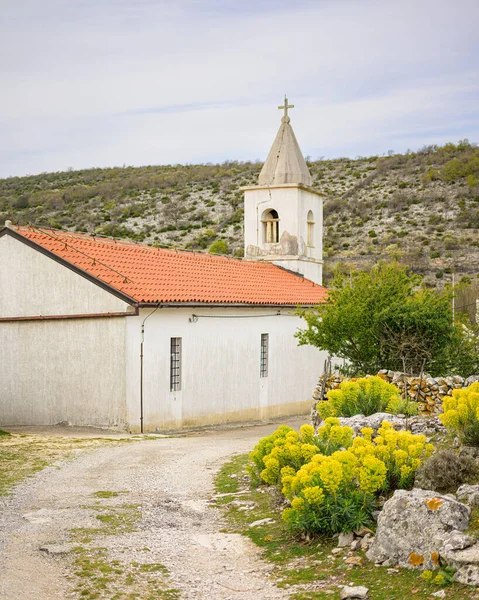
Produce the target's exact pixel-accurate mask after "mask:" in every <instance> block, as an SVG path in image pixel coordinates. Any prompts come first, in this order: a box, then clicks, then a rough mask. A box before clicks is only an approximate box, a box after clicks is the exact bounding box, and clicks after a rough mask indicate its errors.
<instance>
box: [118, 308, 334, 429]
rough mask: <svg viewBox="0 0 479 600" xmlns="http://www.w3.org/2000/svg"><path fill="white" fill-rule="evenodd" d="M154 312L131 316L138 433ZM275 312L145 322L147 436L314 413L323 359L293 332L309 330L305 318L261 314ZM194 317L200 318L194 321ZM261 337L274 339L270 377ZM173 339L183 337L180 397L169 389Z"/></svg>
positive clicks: (202, 312)
mask: <svg viewBox="0 0 479 600" xmlns="http://www.w3.org/2000/svg"><path fill="white" fill-rule="evenodd" d="M150 312H151V310H146V309H145V310H141V314H140V316H139V317H132V318H128V319H127V403H128V421H129V423H130V428H131V429H132V430H133V431H138V430H139V414H140V408H139V407H140V396H139V389H140V358H139V355H140V341H141V336H140V331H141V321H142V320H143V319H144V318H145V317H146V316H147V315H148V314H149V313H150ZM276 312H277V311H276V309H268V308H261V309H260V308H256V309H243V308H213V307H212V308H191V309H188V308H178V309H171V308H168V309H159V310H158V311H156V312H155V313H154V314H152V315H151V316H150V317H149V318H148V320H147V321H146V322H145V342H144V397H143V402H144V429H145V431H154V430H157V429H158V430H160V429H174V428H179V427H192V426H202V425H211V424H214V423H225V422H235V421H247V420H257V419H267V418H271V417H276V416H280V415H292V414H304V413H307V412H309V409H310V405H311V395H312V391H313V389H314V387H315V385H316V383H317V379H318V377H319V375H320V374H321V372H322V367H323V363H324V359H325V356H324V354H323V353H320V352H318V350H316V348H313V347H310V346H303V347H298V346H297V344H296V339H295V338H294V333H295V331H296V330H297V328H298V327H299V326H303V325H304V322H302V321H301V320H300V319H299V318H297V317H291V316H263V317H260V316H259V315H274V314H275V313H276ZM281 313H282V315H287V313H288V311H286V310H282V311H281ZM193 314H195V315H197V316H198V317H199V318H198V320H197V321H196V322H193V323H192V322H189V319H190V318H191V317H192V315H193ZM213 316H218V317H221V318H211V317H213ZM205 317H207V318H205ZM242 317H248V318H242ZM262 333H268V334H269V365H268V377H267V378H261V377H260V345H261V334H262ZM172 337H180V338H182V365H181V366H182V374H181V391H178V392H170V339H171V338H172Z"/></svg>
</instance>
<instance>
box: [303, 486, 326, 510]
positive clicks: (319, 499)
mask: <svg viewBox="0 0 479 600" xmlns="http://www.w3.org/2000/svg"><path fill="white" fill-rule="evenodd" d="M303 496H304V499H305V500H306V502H307V503H308V504H310V505H312V506H320V505H321V504H322V503H323V502H324V492H323V490H322V489H321V488H320V487H319V486H317V485H315V486H313V487H309V488H306V489H305V490H304V492H303Z"/></svg>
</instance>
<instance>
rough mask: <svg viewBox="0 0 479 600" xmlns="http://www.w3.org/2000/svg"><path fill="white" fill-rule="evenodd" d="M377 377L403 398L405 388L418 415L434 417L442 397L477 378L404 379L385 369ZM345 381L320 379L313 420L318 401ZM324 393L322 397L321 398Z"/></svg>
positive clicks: (333, 376)
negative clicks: (391, 385) (386, 382)
mask: <svg viewBox="0 0 479 600" xmlns="http://www.w3.org/2000/svg"><path fill="white" fill-rule="evenodd" d="M378 376H379V377H381V378H382V379H384V380H385V381H388V382H389V383H393V384H394V385H396V386H397V387H398V388H399V389H400V391H401V394H402V395H403V396H405V393H406V388H407V394H408V396H409V399H410V400H412V401H415V402H417V403H418V409H419V413H420V414H424V415H436V414H439V413H441V412H442V399H443V398H444V396H450V395H451V392H452V391H453V390H456V389H459V388H463V387H467V386H468V385H470V384H471V383H473V381H476V380H477V379H479V378H478V377H470V378H469V379H464V378H463V377H459V376H458V375H454V376H451V377H429V376H427V375H424V376H423V377H406V375H405V374H404V373H400V372H398V371H388V370H386V369H384V370H382V371H379V373H378ZM344 379H346V377H342V376H341V375H339V374H336V373H335V374H332V375H329V376H328V377H327V378H326V382H324V381H323V377H320V379H319V382H318V385H317V386H316V388H315V390H314V392H313V418H314V415H315V413H316V404H317V403H318V402H319V401H320V400H325V399H326V397H325V395H326V393H327V392H328V391H329V390H334V389H336V388H338V387H339V385H340V384H341V382H342V381H343V380H344ZM323 392H324V397H323Z"/></svg>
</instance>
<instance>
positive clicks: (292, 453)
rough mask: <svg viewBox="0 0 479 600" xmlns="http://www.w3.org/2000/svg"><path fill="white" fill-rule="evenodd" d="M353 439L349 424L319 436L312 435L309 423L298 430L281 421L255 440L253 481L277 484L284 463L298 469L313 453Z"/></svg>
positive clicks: (251, 472)
mask: <svg viewBox="0 0 479 600" xmlns="http://www.w3.org/2000/svg"><path fill="white" fill-rule="evenodd" d="M352 440H353V430H352V429H351V428H350V427H342V428H340V429H336V430H335V431H333V433H332V434H331V435H329V436H327V437H324V436H323V437H320V436H316V435H314V428H313V426H312V425H307V424H305V425H302V426H301V427H300V431H299V434H298V432H297V431H295V430H294V429H292V428H291V427H289V426H288V425H282V426H281V427H279V428H278V429H277V430H276V431H275V432H274V433H272V434H271V435H269V436H267V437H264V438H262V439H261V440H260V441H259V442H258V443H257V444H256V446H255V447H254V449H253V451H252V452H251V453H250V455H249V457H250V459H251V461H252V462H253V465H252V466H251V467H250V468H249V469H248V471H249V474H250V476H251V478H252V479H253V481H254V482H255V483H261V482H265V483H268V484H269V485H279V484H280V483H281V471H282V469H283V468H284V467H289V468H292V469H293V471H297V470H298V469H299V468H300V467H301V466H302V465H303V464H305V463H306V462H308V461H309V460H311V458H312V457H313V456H314V455H315V454H318V453H319V452H322V453H323V454H332V453H333V452H335V451H336V450H339V449H340V448H342V447H345V446H346V447H348V446H350V445H351V443H352Z"/></svg>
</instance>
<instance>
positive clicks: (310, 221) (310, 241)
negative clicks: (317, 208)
mask: <svg viewBox="0 0 479 600" xmlns="http://www.w3.org/2000/svg"><path fill="white" fill-rule="evenodd" d="M306 223H307V236H306V239H307V242H306V243H307V245H308V246H309V247H310V248H314V215H313V211H312V210H310V211H308V215H307V217H306Z"/></svg>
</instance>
